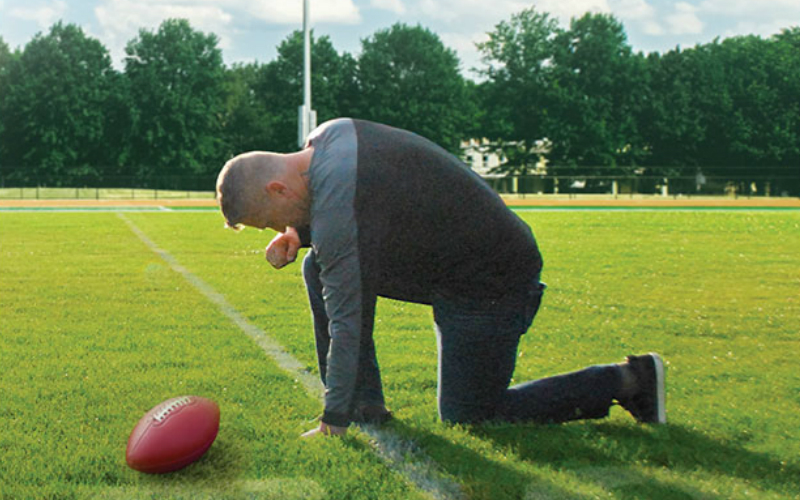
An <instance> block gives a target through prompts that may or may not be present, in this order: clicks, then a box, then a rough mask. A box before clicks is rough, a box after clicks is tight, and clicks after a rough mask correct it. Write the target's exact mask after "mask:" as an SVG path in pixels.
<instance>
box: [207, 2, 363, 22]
mask: <svg viewBox="0 0 800 500" xmlns="http://www.w3.org/2000/svg"><path fill="white" fill-rule="evenodd" d="M213 3H219V4H221V5H225V6H230V8H231V10H234V11H244V12H246V13H247V14H249V15H250V16H252V17H254V18H256V19H260V20H262V21H266V22H268V23H272V24H298V23H301V22H302V21H303V4H302V2H299V1H294V2H289V1H287V0H256V1H250V0H235V1H229V2H222V1H214V2H213ZM309 14H310V18H311V22H313V23H332V24H357V23H360V22H361V14H360V12H359V10H358V7H356V6H355V4H354V3H353V0H325V1H322V2H311V3H310V5H309Z"/></svg>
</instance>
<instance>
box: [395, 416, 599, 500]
mask: <svg viewBox="0 0 800 500" xmlns="http://www.w3.org/2000/svg"><path fill="white" fill-rule="evenodd" d="M387 427H388V428H389V429H391V430H393V431H395V432H397V433H398V434H399V435H401V436H403V437H404V438H407V439H412V440H413V441H414V443H416V445H418V446H419V447H420V448H421V449H422V450H423V451H424V453H425V454H426V455H427V456H428V457H430V458H431V459H432V460H433V461H434V462H435V463H436V465H437V466H438V468H439V471H440V475H442V476H445V478H446V479H449V480H452V481H455V482H457V483H458V484H459V485H460V486H461V489H462V491H463V496H462V498H465V499H471V500H478V499H487V500H489V499H491V500H502V499H522V498H559V499H562V498H563V499H572V500H588V499H590V498H592V497H590V496H582V495H576V494H573V493H571V492H569V491H567V490H565V489H563V488H562V487H560V486H558V485H555V484H553V483H552V482H551V481H549V480H548V479H546V478H544V477H543V476H536V475H535V474H531V473H529V472H527V471H522V470H519V469H517V468H514V467H512V466H509V465H507V464H505V463H503V462H501V461H498V460H495V459H492V458H490V457H487V456H486V455H484V454H481V453H479V452H477V451H475V450H472V449H470V448H467V447H464V446H463V445H460V444H456V443H454V442H452V441H450V440H448V439H446V438H444V437H442V436H439V435H436V434H433V433H430V432H428V431H426V430H424V429H421V428H418V427H412V426H410V425H408V424H406V423H404V422H402V421H399V420H394V421H392V422H391V423H389V424H387ZM532 481H536V482H537V485H538V487H539V488H540V491H542V492H544V496H538V497H530V496H529V495H528V490H529V489H530V486H529V485H530V484H531V482H532Z"/></svg>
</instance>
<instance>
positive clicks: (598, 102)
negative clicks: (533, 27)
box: [548, 14, 648, 172]
mask: <svg viewBox="0 0 800 500" xmlns="http://www.w3.org/2000/svg"><path fill="white" fill-rule="evenodd" d="M554 45H555V53H554V58H553V66H554V68H553V73H552V74H553V81H552V86H553V94H552V95H553V96H554V98H553V101H552V102H551V106H550V107H551V109H550V113H551V115H552V117H553V119H552V120H551V121H550V122H549V127H550V130H549V131H548V137H549V138H550V139H551V140H552V141H553V144H554V148H553V157H554V158H553V159H554V161H557V162H561V163H572V164H575V165H582V166H617V165H635V164H636V163H637V161H638V160H639V159H640V158H641V157H642V156H643V155H644V149H645V148H644V143H643V141H642V138H641V135H640V133H639V130H638V123H637V117H638V115H639V114H640V113H641V111H642V106H643V101H644V98H645V96H646V94H645V93H644V91H645V90H646V88H647V86H648V81H647V79H648V75H647V71H646V69H647V67H646V64H645V59H644V57H643V56H641V55H634V54H633V52H632V50H631V47H630V45H628V43H627V36H626V35H625V30H624V28H623V27H622V24H621V23H620V22H619V21H617V20H616V19H615V18H614V17H613V16H611V15H606V14H586V15H584V16H583V17H581V18H579V19H573V20H572V22H571V23H570V28H569V30H566V31H564V32H562V33H560V34H559V35H558V36H557V37H556V39H555V40H554ZM584 170H585V169H584ZM586 172H590V171H586Z"/></svg>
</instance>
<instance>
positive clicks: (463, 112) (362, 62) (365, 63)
mask: <svg viewBox="0 0 800 500" xmlns="http://www.w3.org/2000/svg"><path fill="white" fill-rule="evenodd" d="M459 64H460V63H459V60H458V57H456V54H455V52H454V51H453V50H451V49H449V48H447V47H445V46H444V44H443V43H442V42H441V40H440V39H439V37H438V36H437V35H436V34H435V33H433V32H431V31H429V30H427V29H425V28H423V27H421V26H414V27H411V26H407V25H405V24H395V25H394V26H392V27H391V28H389V29H387V30H381V31H378V32H376V33H375V34H374V35H373V36H372V37H370V38H367V39H365V40H363V41H362V52H361V55H360V57H359V58H358V82H359V86H360V94H359V101H358V103H357V104H356V105H355V108H356V109H357V110H358V116H359V117H361V118H365V119H368V120H374V121H378V122H382V123H386V124H388V125H392V126H395V127H400V128H404V129H407V130H411V131H414V132H416V133H418V134H420V135H422V136H424V137H427V138H428V139H431V140H432V141H434V142H436V143H438V144H440V145H441V146H443V147H445V148H447V149H449V150H451V151H458V149H459V145H460V141H461V140H462V139H464V138H465V137H464V133H465V132H466V131H467V130H468V127H469V126H470V125H469V122H468V120H469V119H471V118H472V117H473V116H474V114H475V113H474V109H473V108H472V103H471V102H470V101H468V99H467V87H466V84H465V83H464V78H463V77H462V76H461V73H460V72H459Z"/></svg>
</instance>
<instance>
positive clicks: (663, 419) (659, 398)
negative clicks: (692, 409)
mask: <svg viewBox="0 0 800 500" xmlns="http://www.w3.org/2000/svg"><path fill="white" fill-rule="evenodd" d="M648 355H649V356H650V358H651V359H652V360H653V367H654V368H655V370H656V423H658V424H666V423H667V405H666V391H665V390H664V362H663V361H662V360H661V356H659V355H658V354H656V353H654V352H651V353H649V354H648Z"/></svg>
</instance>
